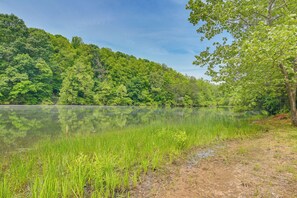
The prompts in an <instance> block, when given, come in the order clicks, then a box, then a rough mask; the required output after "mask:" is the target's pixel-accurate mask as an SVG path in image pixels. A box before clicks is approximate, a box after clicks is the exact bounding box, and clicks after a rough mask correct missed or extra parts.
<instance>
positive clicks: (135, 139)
mask: <svg viewBox="0 0 297 198" xmlns="http://www.w3.org/2000/svg"><path fill="white" fill-rule="evenodd" d="M258 131H260V128H259V127H257V126H255V125H251V124H249V123H248V122H247V121H245V120H242V119H238V118H236V117H232V116H231V115H226V114H224V113H218V112H211V111H209V112H205V113H203V114H198V115H197V116H195V117H189V118H185V119H183V120H182V121H181V122H174V123H172V122H170V121H168V122H163V123H161V122H159V123H154V124H152V125H149V126H143V127H137V128H135V127H134V128H133V127H130V128H126V129H122V130H118V131H112V132H108V133H103V134H99V135H88V136H83V135H76V136H72V137H69V136H68V137H61V138H59V139H57V140H54V141H52V140H47V141H42V142H40V143H38V144H37V145H35V146H34V148H33V149H32V150H30V151H27V152H24V153H17V154H13V155H11V156H7V157H5V158H4V159H3V160H2V162H1V165H0V170H1V173H0V195H1V197H39V198H40V197H84V196H85V197H102V196H103V197H114V196H116V195H120V194H121V195H126V196H127V192H128V189H129V188H131V187H133V185H136V184H137V183H138V182H139V180H140V176H141V174H143V173H146V172H147V171H149V170H155V169H158V168H159V167H161V166H164V165H166V163H171V162H172V161H173V160H174V159H176V158H177V157H179V156H180V155H181V154H182V153H183V152H186V151H187V150H188V149H190V148H192V147H194V146H199V145H207V144H210V143H212V142H214V141H220V140H224V139H229V138H239V137H245V136H248V135H252V134H254V133H257V132H258Z"/></svg>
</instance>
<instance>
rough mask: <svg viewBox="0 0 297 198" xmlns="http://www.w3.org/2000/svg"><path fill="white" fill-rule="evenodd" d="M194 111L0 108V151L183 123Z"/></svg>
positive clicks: (86, 107) (140, 108) (104, 108)
mask: <svg viewBox="0 0 297 198" xmlns="http://www.w3.org/2000/svg"><path fill="white" fill-rule="evenodd" d="M199 112H201V111H200V110H199V111H198V109H196V108H171V109H161V108H147V107H98V106H0V149H1V155H4V154H5V153H10V152H15V151H22V150H26V149H28V148H30V147H31V146H32V145H34V143H36V142H38V141H40V140H42V139H45V138H59V137H63V136H67V135H71V134H83V135H84V134H85V135H88V134H94V133H101V132H105V131H109V130H114V129H121V128H124V127H129V126H136V127H137V126H140V125H141V126H143V125H149V124H153V123H155V122H168V121H169V122H182V121H183V120H184V119H186V118H187V117H189V116H195V115H197V114H198V113H199Z"/></svg>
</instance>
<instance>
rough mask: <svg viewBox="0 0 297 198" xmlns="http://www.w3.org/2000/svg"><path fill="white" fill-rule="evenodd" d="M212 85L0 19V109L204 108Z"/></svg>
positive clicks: (214, 91)
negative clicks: (56, 106)
mask: <svg viewBox="0 0 297 198" xmlns="http://www.w3.org/2000/svg"><path fill="white" fill-rule="evenodd" d="M220 97H221V96H220V93H219V92H218V86H216V85H213V84H211V83H209V82H207V81H204V80H202V79H195V78H194V77H188V76H184V75H182V74H180V73H178V72H176V71H174V70H173V69H171V68H169V67H167V66H166V65H161V64H158V63H155V62H151V61H149V60H146V59H139V58H136V57H134V56H131V55H127V54H124V53H121V52H113V51H112V50H110V49H108V48H99V47H97V46H96V45H92V44H84V43H83V41H82V39H81V38H80V37H73V38H72V40H71V42H70V41H69V40H68V39H67V38H65V37H63V36H61V35H52V34H49V33H47V32H45V31H44V30H40V29H35V28H28V27H26V25H25V23H24V21H23V20H21V19H19V18H18V17H16V16H15V15H6V14H0V104H75V105H76V104H77V105H78V104H81V105H86V104H92V105H152V106H165V105H166V106H209V105H218V104H223V103H224V100H223V99H222V100H220V102H217V101H218V100H217V99H218V98H220Z"/></svg>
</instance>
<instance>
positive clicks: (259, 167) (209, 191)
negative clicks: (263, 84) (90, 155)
mask: <svg viewBox="0 0 297 198" xmlns="http://www.w3.org/2000/svg"><path fill="white" fill-rule="evenodd" d="M274 125H275V127H273V128H272V129H270V130H269V132H267V133H264V134H261V135H260V136H258V137H253V138H250V139H245V140H235V141H230V142H225V143H224V145H221V146H220V147H218V146H213V148H205V149H198V150H196V151H195V152H193V153H192V154H191V155H190V156H189V157H188V159H186V160H183V161H182V162H178V163H177V164H175V165H172V166H171V167H169V168H168V169H166V170H163V172H160V171H159V172H158V173H157V174H156V173H152V174H149V175H147V176H146V177H145V179H144V181H143V182H142V184H141V185H140V186H138V187H137V188H136V189H135V190H134V191H133V192H132V197H160V198H164V197H172V198H173V197H174V198H179V197H182V198H184V197H288V198H294V197H297V130H296V129H294V128H292V127H289V126H288V124H287V122H285V121H279V123H277V124H275V123H274Z"/></svg>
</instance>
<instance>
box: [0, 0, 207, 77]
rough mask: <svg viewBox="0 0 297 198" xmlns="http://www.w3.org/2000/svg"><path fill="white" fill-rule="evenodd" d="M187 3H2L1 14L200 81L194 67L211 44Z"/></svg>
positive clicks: (12, 0) (69, 0)
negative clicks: (198, 29) (194, 21)
mask: <svg viewBox="0 0 297 198" xmlns="http://www.w3.org/2000/svg"><path fill="white" fill-rule="evenodd" d="M186 4H187V0H0V12H1V13H7V14H11V13H13V14H15V15H17V16H19V17H20V18H22V19H23V20H24V21H25V23H26V24H27V26H29V27H36V28H41V29H44V30H46V31H48V32H50V33H52V34H61V35H63V36H66V37H67V38H69V39H70V38H71V37H72V36H80V37H82V38H83V40H84V42H85V43H93V44H96V45H98V46H99V47H108V48H111V49H112V50H114V51H121V52H124V53H127V54H131V55H134V56H136V57H140V58H146V59H149V60H152V61H156V62H159V63H165V64H166V65H168V66H170V67H172V68H174V69H175V70H177V71H179V72H181V73H183V74H187V75H190V76H195V77H198V78H200V77H203V78H207V79H208V77H207V76H205V75H204V72H205V69H203V68H200V67H198V66H194V65H192V62H193V61H194V60H195V57H194V56H195V55H197V54H199V52H200V51H202V50H203V49H205V47H206V46H207V45H211V43H210V42H208V41H205V42H201V41H200V38H199V35H198V34H197V33H196V28H195V27H193V25H192V24H190V23H189V22H188V16H189V11H187V10H186V9H185V5H186Z"/></svg>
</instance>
